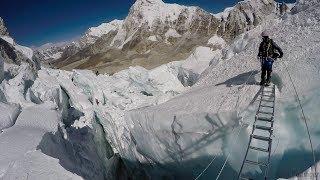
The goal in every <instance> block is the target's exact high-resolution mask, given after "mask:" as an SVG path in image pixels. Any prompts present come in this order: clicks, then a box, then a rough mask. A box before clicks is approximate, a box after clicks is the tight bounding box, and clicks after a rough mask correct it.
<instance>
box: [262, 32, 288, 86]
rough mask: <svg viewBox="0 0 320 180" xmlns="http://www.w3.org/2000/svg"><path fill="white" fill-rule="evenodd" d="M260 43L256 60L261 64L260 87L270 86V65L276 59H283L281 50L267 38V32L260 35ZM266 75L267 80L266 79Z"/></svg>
mask: <svg viewBox="0 0 320 180" xmlns="http://www.w3.org/2000/svg"><path fill="white" fill-rule="evenodd" d="M261 36H262V42H261V44H260V47H259V54H258V58H259V59H260V62H261V71H262V72H261V82H260V85H266V86H269V85H270V80H271V73H272V65H273V62H274V61H275V60H276V59H277V58H282V57H283V52H282V50H281V48H280V47H279V46H278V45H277V44H276V43H275V42H274V41H273V40H272V39H271V38H269V33H268V31H263V32H262V33H261ZM266 75H267V79H266Z"/></svg>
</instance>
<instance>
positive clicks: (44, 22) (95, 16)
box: [0, 0, 295, 47]
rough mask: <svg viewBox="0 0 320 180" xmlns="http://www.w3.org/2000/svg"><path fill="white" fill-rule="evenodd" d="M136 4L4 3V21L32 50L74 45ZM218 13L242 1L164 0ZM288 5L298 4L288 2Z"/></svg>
mask: <svg viewBox="0 0 320 180" xmlns="http://www.w3.org/2000/svg"><path fill="white" fill-rule="evenodd" d="M134 1H135V0H1V2H0V9H1V10H0V17H2V18H3V19H4V21H5V23H6V26H7V28H8V30H9V32H10V34H11V36H12V37H13V38H14V39H15V40H16V41H17V42H18V43H19V44H22V45H25V46H29V47H36V46H40V45H42V44H45V43H49V42H52V43H57V42H63V41H70V40H72V39H76V38H78V37H80V36H81V35H82V34H83V33H84V32H85V31H86V30H87V29H88V28H90V27H93V26H98V25H100V24H101V23H104V22H109V21H111V20H114V19H124V18H125V17H126V16H127V15H128V12H129V9H130V7H131V6H132V4H133V3H134ZM163 1H164V2H166V3H177V4H182V5H195V6H199V7H201V8H203V9H205V10H207V11H209V12H212V13H218V12H221V11H223V10H224V9H225V8H226V7H230V6H233V5H234V4H236V2H238V1H239V0H163ZM285 2H295V0H286V1H285Z"/></svg>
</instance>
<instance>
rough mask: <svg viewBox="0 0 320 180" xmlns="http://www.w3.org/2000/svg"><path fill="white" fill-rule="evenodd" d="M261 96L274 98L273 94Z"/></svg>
mask: <svg viewBox="0 0 320 180" xmlns="http://www.w3.org/2000/svg"><path fill="white" fill-rule="evenodd" d="M261 96H264V97H274V95H273V94H271V95H269V94H261Z"/></svg>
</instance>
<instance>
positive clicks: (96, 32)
mask: <svg viewBox="0 0 320 180" xmlns="http://www.w3.org/2000/svg"><path fill="white" fill-rule="evenodd" d="M122 23H123V20H117V19H116V20H113V21H111V22H109V23H102V24H101V25H99V26H97V27H91V28H89V30H88V31H87V33H86V34H87V35H89V36H94V37H101V36H102V35H104V34H108V33H109V32H110V31H112V30H116V29H118V28H119V27H120V26H122Z"/></svg>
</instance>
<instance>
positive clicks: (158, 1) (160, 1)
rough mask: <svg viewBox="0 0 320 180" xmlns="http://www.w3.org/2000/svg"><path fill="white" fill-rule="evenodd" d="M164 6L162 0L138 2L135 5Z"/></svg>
mask: <svg viewBox="0 0 320 180" xmlns="http://www.w3.org/2000/svg"><path fill="white" fill-rule="evenodd" d="M150 4H164V2H163V1H162V0H137V1H136V2H135V4H134V5H150Z"/></svg>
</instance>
